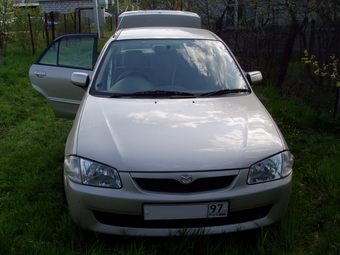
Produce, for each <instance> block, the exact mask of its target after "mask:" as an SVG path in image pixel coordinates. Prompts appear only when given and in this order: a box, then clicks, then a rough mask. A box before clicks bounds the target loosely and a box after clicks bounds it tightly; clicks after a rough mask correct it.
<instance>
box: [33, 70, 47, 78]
mask: <svg viewBox="0 0 340 255" xmlns="http://www.w3.org/2000/svg"><path fill="white" fill-rule="evenodd" d="M34 74H35V75H36V76H37V77H39V78H43V77H44V76H46V73H45V72H44V71H34Z"/></svg>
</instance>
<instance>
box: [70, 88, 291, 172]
mask: <svg viewBox="0 0 340 255" xmlns="http://www.w3.org/2000/svg"><path fill="white" fill-rule="evenodd" d="M78 121H79V123H78V125H76V126H78V129H77V130H76V131H75V132H74V138H73V140H74V141H73V142H74V143H75V144H74V145H75V146H72V147H73V148H74V150H75V151H73V152H70V153H72V154H77V155H79V156H81V157H85V158H88V159H91V160H95V161H98V162H101V163H104V164H108V165H110V166H113V167H115V168H117V169H118V170H121V171H150V172H153V171H190V170H195V171H201V170H202V171H203V170H208V169H236V168H245V167H249V166H250V165H251V164H253V163H255V162H257V161H259V160H261V159H263V158H265V157H268V156H271V155H273V154H275V153H278V152H280V151H282V150H284V149H285V146H286V145H285V142H284V140H283V138H282V135H281V133H280V131H279V130H278V128H277V126H276V124H275V123H274V121H273V120H272V118H271V116H270V115H269V114H268V112H267V111H266V109H265V108H264V107H263V105H262V104H261V103H260V101H259V100H258V99H257V97H256V96H255V95H254V94H253V93H252V94H249V95H241V96H240V95H237V96H235V95H228V96H223V97H219V98H206V99H204V98H202V99H201V98H197V99H129V98H127V99H123V98H118V99H117V98H112V99H107V98H98V97H93V96H91V95H89V96H88V97H87V98H86V102H85V104H84V107H83V108H82V113H81V115H80V116H79V118H78Z"/></svg>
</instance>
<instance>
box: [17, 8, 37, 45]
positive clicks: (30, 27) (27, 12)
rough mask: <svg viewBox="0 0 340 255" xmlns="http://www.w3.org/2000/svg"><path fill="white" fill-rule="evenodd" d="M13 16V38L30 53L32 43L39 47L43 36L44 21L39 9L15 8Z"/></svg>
mask: <svg viewBox="0 0 340 255" xmlns="http://www.w3.org/2000/svg"><path fill="white" fill-rule="evenodd" d="M13 15H14V16H15V20H14V23H13V26H12V29H11V31H12V32H13V38H14V39H15V40H16V41H17V42H18V43H19V44H20V46H21V47H22V48H23V49H24V50H26V51H28V50H30V49H31V48H32V43H33V44H34V45H37V44H38V42H39V40H40V41H41V39H42V36H43V31H44V30H43V29H44V21H43V18H42V16H41V15H40V14H39V8H36V9H31V8H29V7H24V8H14V9H13Z"/></svg>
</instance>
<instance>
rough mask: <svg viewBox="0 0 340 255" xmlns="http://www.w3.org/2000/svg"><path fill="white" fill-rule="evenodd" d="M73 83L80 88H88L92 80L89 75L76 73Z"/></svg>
mask: <svg viewBox="0 0 340 255" xmlns="http://www.w3.org/2000/svg"><path fill="white" fill-rule="evenodd" d="M71 82H72V83H73V84H74V85H76V86H79V87H87V85H89V82H90V78H89V75H88V74H87V73H80V72H74V73H72V76H71Z"/></svg>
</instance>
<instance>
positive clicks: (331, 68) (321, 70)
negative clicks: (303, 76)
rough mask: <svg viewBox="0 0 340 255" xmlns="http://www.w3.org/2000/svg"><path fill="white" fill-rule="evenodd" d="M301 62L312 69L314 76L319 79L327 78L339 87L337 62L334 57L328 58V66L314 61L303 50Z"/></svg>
mask: <svg viewBox="0 0 340 255" xmlns="http://www.w3.org/2000/svg"><path fill="white" fill-rule="evenodd" d="M302 61H303V62H304V63H305V64H307V65H310V66H311V67H312V68H313V73H314V75H317V76H321V77H326V76H328V77H330V78H331V79H332V80H334V81H335V82H336V85H337V86H338V87H340V73H339V72H338V65H339V60H338V59H337V58H336V57H335V56H334V55H332V56H330V61H329V63H328V64H326V63H323V64H322V63H319V61H318V60H316V57H315V55H310V54H309V53H308V51H307V50H305V51H304V57H302Z"/></svg>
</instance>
